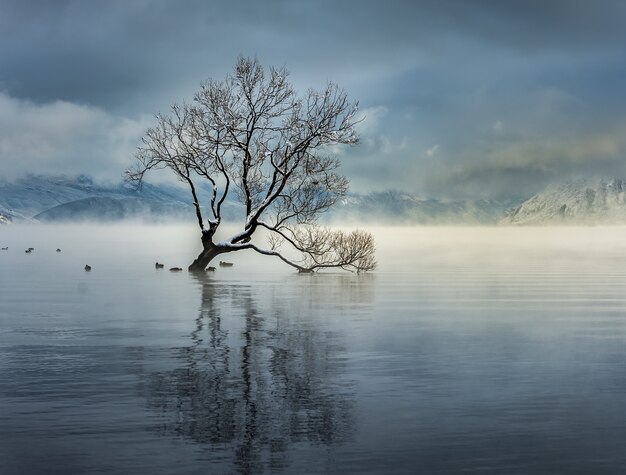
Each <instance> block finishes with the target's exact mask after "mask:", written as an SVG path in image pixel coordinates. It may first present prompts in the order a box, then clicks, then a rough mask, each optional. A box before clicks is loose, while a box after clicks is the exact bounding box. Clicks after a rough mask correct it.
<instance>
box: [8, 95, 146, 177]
mask: <svg viewBox="0 0 626 475" xmlns="http://www.w3.org/2000/svg"><path fill="white" fill-rule="evenodd" d="M149 124H150V119H149V118H148V117H142V118H140V119H138V120H134V119H129V118H125V117H119V116H114V115H111V114H109V113H107V112H105V111H103V110H102V109H99V108H97V107H93V106H89V105H82V104H75V103H71V102H64V101H55V102H51V103H47V104H36V103H33V102H30V101H25V100H21V99H17V98H14V97H11V96H10V95H8V94H7V93H3V92H0V163H1V164H2V171H1V176H2V177H4V178H11V177H15V176H18V175H21V174H24V173H58V174H60V173H67V174H75V173H88V174H92V175H94V176H97V177H100V178H107V179H119V178H120V176H121V174H122V172H123V170H124V169H125V168H126V167H128V166H129V165H130V164H131V163H132V160H133V154H134V151H135V149H136V146H137V145H138V142H139V138H140V137H141V135H142V134H143V133H144V132H145V130H146V129H147V127H148V126H149Z"/></svg>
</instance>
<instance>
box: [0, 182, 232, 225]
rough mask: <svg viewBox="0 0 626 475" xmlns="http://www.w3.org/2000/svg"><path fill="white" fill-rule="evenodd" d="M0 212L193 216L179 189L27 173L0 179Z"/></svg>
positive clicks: (18, 215)
mask: <svg viewBox="0 0 626 475" xmlns="http://www.w3.org/2000/svg"><path fill="white" fill-rule="evenodd" d="M204 194H206V192H204ZM236 210H237V206H236V205H232V204H230V203H229V204H227V205H226V206H225V214H228V213H233V212H236ZM0 214H1V215H3V216H4V217H5V220H6V221H7V222H9V221H19V220H31V219H35V220H40V221H60V220H61V221H67V220H86V219H90V220H94V219H95V220H105V221H107V220H108V221H111V220H117V219H124V218H147V219H150V220H154V219H171V218H176V219H195V213H194V211H193V206H192V204H191V199H190V197H189V195H188V193H187V192H186V190H184V189H181V188H178V187H175V186H168V185H151V184H144V185H143V187H142V188H141V189H140V190H137V189H135V188H134V187H132V186H130V185H128V184H125V183H119V184H115V185H103V184H98V183H96V182H94V180H93V179H92V178H90V177H88V176H85V175H79V176H76V177H67V176H47V175H28V176H25V177H23V178H20V179H18V180H15V181H12V182H0Z"/></svg>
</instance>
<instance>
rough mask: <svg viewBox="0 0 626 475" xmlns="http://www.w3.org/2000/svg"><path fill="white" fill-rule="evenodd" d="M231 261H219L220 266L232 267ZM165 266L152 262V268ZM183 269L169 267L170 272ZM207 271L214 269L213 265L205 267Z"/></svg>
mask: <svg viewBox="0 0 626 475" xmlns="http://www.w3.org/2000/svg"><path fill="white" fill-rule="evenodd" d="M232 266H233V263H232V262H225V261H220V267H232ZM164 267H165V264H161V263H160V262H155V263H154V268H155V269H163V268H164ZM182 270H183V269H182V268H181V267H170V271H171V272H180V271H182ZM206 271H207V272H214V271H215V267H207V268H206Z"/></svg>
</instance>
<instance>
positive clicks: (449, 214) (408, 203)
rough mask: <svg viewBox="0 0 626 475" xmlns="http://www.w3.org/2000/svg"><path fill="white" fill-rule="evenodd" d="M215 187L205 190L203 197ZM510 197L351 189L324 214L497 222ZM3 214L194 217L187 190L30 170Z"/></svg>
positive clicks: (13, 217) (1, 188) (4, 192)
mask: <svg viewBox="0 0 626 475" xmlns="http://www.w3.org/2000/svg"><path fill="white" fill-rule="evenodd" d="M209 193H210V190H209V189H208V187H207V188H205V189H200V194H201V198H202V199H201V202H203V203H206V202H207V201H208V196H209ZM510 206H511V203H509V202H498V201H485V200H482V201H439V200H432V199H421V198H418V197H416V196H414V195H412V194H408V193H401V192H397V191H387V192H380V193H367V194H350V195H348V196H347V197H346V198H344V199H343V200H342V201H341V202H340V203H337V206H336V207H335V208H333V209H332V210H331V211H330V212H329V213H327V214H326V215H325V216H324V220H325V221H326V222H337V221H341V222H348V223H368V224H375V223H380V224H495V223H497V222H498V220H499V219H501V217H502V215H503V213H504V211H505V210H506V209H507V208H508V207H510ZM223 211H224V213H223V217H224V219H226V220H232V219H237V218H238V217H239V218H241V217H243V207H242V205H240V204H238V203H236V202H235V201H231V200H226V202H225V203H224V208H223ZM0 215H2V216H4V220H3V222H4V221H6V222H10V221H19V220H29V219H32V220H38V221H46V222H55V221H84V220H96V221H115V220H120V219H128V218H131V219H132V218H144V219H149V220H151V221H154V220H156V221H163V220H170V219H183V220H189V221H192V220H195V213H194V210H193V206H192V205H191V200H190V197H189V194H188V191H187V190H185V189H183V188H178V187H175V186H166V185H150V184H145V185H144V186H143V188H142V189H141V190H140V191H137V190H135V189H134V188H133V187H131V186H129V185H126V184H123V183H120V184H116V185H103V184H98V183H96V182H94V180H93V179H92V178H90V177H88V176H86V175H79V176H76V177H67V176H46V175H29V176H26V177H23V178H21V179H19V180H16V181H13V182H0Z"/></svg>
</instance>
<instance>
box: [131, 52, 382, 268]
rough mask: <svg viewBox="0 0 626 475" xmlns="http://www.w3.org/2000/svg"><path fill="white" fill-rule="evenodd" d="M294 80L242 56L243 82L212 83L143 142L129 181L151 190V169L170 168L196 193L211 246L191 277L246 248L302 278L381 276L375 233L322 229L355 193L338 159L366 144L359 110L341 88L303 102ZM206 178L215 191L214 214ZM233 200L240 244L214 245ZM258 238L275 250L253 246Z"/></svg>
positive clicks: (238, 69) (234, 78) (238, 70)
mask: <svg viewBox="0 0 626 475" xmlns="http://www.w3.org/2000/svg"><path fill="white" fill-rule="evenodd" d="M287 78H288V72H287V71H286V70H285V69H284V68H280V69H276V68H270V69H269V73H267V72H266V70H265V69H264V68H263V66H262V65H261V64H260V63H259V62H258V60H257V59H249V58H239V59H238V61H237V64H236V66H235V70H234V74H233V75H229V76H227V77H226V79H225V80H224V81H215V80H212V79H211V80H208V81H207V82H205V83H203V84H202V86H201V88H200V90H199V91H198V92H197V93H196V94H195V96H194V100H193V102H192V103H191V104H186V103H184V104H175V105H174V106H172V112H171V114H170V115H157V124H156V126H154V127H153V128H151V129H149V130H148V131H147V132H146V134H145V136H144V137H143V139H142V145H141V147H140V148H139V150H138V152H137V155H136V159H137V160H136V163H135V165H134V167H133V168H131V169H129V170H127V171H126V173H125V175H126V178H127V180H129V181H131V182H135V183H137V184H138V185H141V183H142V182H143V179H144V176H145V174H146V172H148V171H149V170H152V169H163V168H167V169H169V170H171V171H172V172H173V173H174V174H175V175H176V177H177V178H178V179H179V180H180V181H182V182H183V183H186V184H187V185H188V187H189V190H190V192H191V196H192V198H193V205H194V207H195V211H196V217H197V220H198V224H199V226H200V229H201V231H202V246H203V249H202V252H201V253H200V255H199V256H198V257H197V258H196V260H195V261H194V262H193V263H192V264H191V265H190V266H189V270H190V271H202V270H204V269H205V268H206V267H207V265H208V264H209V263H210V262H211V260H212V259H214V258H215V257H216V256H219V255H221V254H224V253H228V252H233V251H239V250H244V249H252V250H254V251H256V252H259V253H261V254H265V255H269V256H276V257H278V258H280V259H282V260H283V261H284V262H286V263H287V264H289V265H291V266H293V267H295V268H296V269H298V270H299V271H301V272H312V271H314V270H315V269H319V268H326V267H339V268H343V269H346V270H352V271H357V272H360V271H369V270H372V269H374V267H375V265H376V263H375V260H374V240H373V238H372V236H371V235H370V234H369V233H366V232H363V231H353V232H350V233H347V232H343V231H336V230H331V229H328V228H323V227H321V226H319V225H318V221H317V220H318V216H319V215H320V214H321V213H323V212H324V211H326V210H327V209H329V208H330V207H332V206H333V205H334V204H335V203H336V202H337V200H338V199H339V198H341V197H342V196H344V195H345V194H346V192H347V189H348V180H347V179H346V178H345V177H344V176H342V175H340V174H339V173H338V171H337V169H338V167H339V161H338V160H337V158H334V157H333V156H332V154H331V153H332V151H333V147H336V146H339V145H353V144H356V143H357V142H358V141H359V137H358V135H357V133H356V131H355V128H354V126H355V124H356V122H357V120H356V118H355V113H356V110H357V104H356V103H350V102H349V101H348V99H347V95H346V93H345V92H344V91H343V90H342V89H340V88H339V87H338V86H337V85H335V84H333V83H329V84H327V86H326V88H325V89H324V90H323V91H314V90H309V91H307V93H306V94H305V95H304V97H298V96H297V95H296V93H295V91H294V89H293V87H292V85H291V84H290V83H289V82H288V80H287ZM199 180H205V181H206V182H208V183H209V184H210V189H211V193H210V195H211V196H210V199H208V203H207V206H204V207H203V206H202V205H201V204H200V200H199ZM233 195H234V196H236V197H237V198H238V199H239V200H240V201H241V203H242V205H243V206H244V207H245V214H246V217H245V222H244V223H243V226H242V229H241V231H240V232H239V233H237V234H235V235H233V236H232V237H230V239H227V240H225V241H221V242H214V240H213V238H214V235H215V232H216V230H217V229H218V227H219V226H220V224H221V223H222V206H223V204H224V202H225V200H226V198H227V197H228V196H233ZM259 231H263V232H262V233H258V232H259ZM255 233H257V235H258V234H263V235H265V236H266V237H267V240H268V245H267V246H261V245H259V244H258V243H257V240H256V239H255V240H254V241H252V237H253V235H255Z"/></svg>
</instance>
